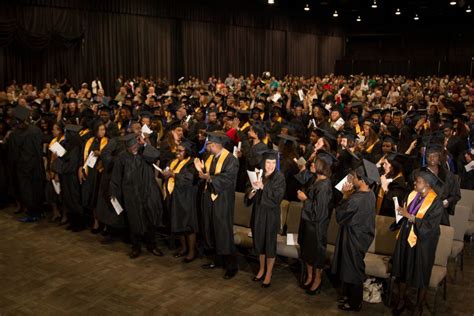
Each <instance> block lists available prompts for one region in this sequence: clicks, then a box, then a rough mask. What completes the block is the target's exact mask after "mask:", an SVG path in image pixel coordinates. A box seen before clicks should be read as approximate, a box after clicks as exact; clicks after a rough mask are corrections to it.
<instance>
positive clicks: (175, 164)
mask: <svg viewBox="0 0 474 316" xmlns="http://www.w3.org/2000/svg"><path fill="white" fill-rule="evenodd" d="M189 159H191V157H188V158H187V159H184V160H181V161H179V159H175V160H173V161H172V162H171V164H170V170H171V171H173V173H174V174H178V173H179V172H180V171H181V169H183V167H184V166H185V165H186V164H187V163H188V161H189ZM174 184H175V181H174V177H169V178H168V179H167V180H166V186H165V187H164V188H163V193H164V196H165V198H166V196H167V195H168V194H169V195H171V194H172V193H173V190H174Z"/></svg>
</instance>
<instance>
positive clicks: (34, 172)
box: [8, 125, 45, 212]
mask: <svg viewBox="0 0 474 316" xmlns="http://www.w3.org/2000/svg"><path fill="white" fill-rule="evenodd" d="M8 142H9V150H11V152H9V155H11V156H10V157H9V159H11V162H12V164H13V167H14V169H13V173H14V177H15V178H16V181H15V182H16V184H17V185H18V187H17V190H18V191H17V193H18V194H19V195H18V197H19V200H20V201H21V203H22V205H23V206H25V207H26V209H27V210H30V211H36V212H40V211H41V207H42V203H43V201H44V181H45V171H44V164H43V133H42V132H41V130H40V129H39V128H38V127H36V126H34V125H28V126H27V127H26V128H24V129H21V128H17V129H15V130H14V131H13V132H12V133H11V134H10V138H9V139H8Z"/></svg>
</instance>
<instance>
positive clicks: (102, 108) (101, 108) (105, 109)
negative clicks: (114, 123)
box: [99, 104, 112, 112]
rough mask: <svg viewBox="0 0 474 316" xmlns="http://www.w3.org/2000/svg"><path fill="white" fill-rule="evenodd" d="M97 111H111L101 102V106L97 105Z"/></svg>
mask: <svg viewBox="0 0 474 316" xmlns="http://www.w3.org/2000/svg"><path fill="white" fill-rule="evenodd" d="M99 111H106V112H111V111H112V108H111V107H110V106H108V105H105V104H102V105H101V106H99Z"/></svg>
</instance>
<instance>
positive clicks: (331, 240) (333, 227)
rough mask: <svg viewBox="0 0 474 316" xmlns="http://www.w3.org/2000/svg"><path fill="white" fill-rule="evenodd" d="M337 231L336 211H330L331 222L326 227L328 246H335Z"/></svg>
mask: <svg viewBox="0 0 474 316" xmlns="http://www.w3.org/2000/svg"><path fill="white" fill-rule="evenodd" d="M338 231H339V224H338V223H337V221H336V211H335V210H333V211H332V215H331V220H330V221H329V226H328V244H330V245H335V244H336V238H337V232H338Z"/></svg>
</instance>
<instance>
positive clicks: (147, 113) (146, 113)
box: [140, 111, 154, 119]
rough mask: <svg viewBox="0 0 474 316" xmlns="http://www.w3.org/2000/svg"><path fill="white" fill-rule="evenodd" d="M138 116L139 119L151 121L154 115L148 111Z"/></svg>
mask: <svg viewBox="0 0 474 316" xmlns="http://www.w3.org/2000/svg"><path fill="white" fill-rule="evenodd" d="M140 116H141V117H148V118H149V119H152V118H153V117H154V115H153V114H152V113H150V112H148V111H143V112H141V113H140Z"/></svg>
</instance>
